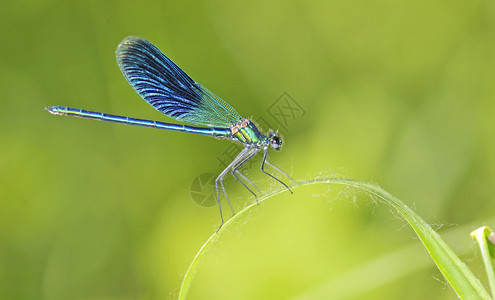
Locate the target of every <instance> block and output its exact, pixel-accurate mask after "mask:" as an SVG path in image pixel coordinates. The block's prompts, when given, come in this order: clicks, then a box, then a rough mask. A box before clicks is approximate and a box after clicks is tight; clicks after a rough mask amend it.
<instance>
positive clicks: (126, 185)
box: [0, 0, 495, 300]
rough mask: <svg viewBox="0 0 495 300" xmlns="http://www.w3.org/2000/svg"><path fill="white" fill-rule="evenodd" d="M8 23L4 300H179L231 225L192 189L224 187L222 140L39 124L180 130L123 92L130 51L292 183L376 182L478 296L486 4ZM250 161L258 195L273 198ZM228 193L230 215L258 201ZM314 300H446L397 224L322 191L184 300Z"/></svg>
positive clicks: (207, 8) (251, 236)
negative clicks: (260, 134) (279, 142)
mask: <svg viewBox="0 0 495 300" xmlns="http://www.w3.org/2000/svg"><path fill="white" fill-rule="evenodd" d="M0 25H1V28H2V42H1V45H0V99H1V100H0V134H1V136H0V141H1V146H0V299H55V300H56V299H167V298H172V299H174V298H176V297H177V292H178V289H179V287H180V283H181V280H182V276H183V275H184V273H185V272H186V270H187V268H188V266H189V264H190V262H191V261H192V259H193V257H194V255H195V254H196V253H197V251H198V250H199V249H200V247H201V246H202V245H203V243H204V242H205V241H206V240H207V238H208V237H209V236H210V235H211V234H212V233H213V232H214V231H215V230H216V229H217V227H218V226H219V224H220V220H219V216H218V209H217V208H216V207H214V206H213V207H207V205H198V204H197V201H196V202H195V201H193V199H192V197H191V193H190V192H191V188H192V189H193V190H194V191H198V189H199V191H200V192H201V191H203V192H204V194H205V195H207V194H208V191H209V190H208V185H204V186H199V187H198V186H197V185H194V184H193V183H194V182H195V178H197V176H199V175H202V174H218V173H219V172H220V171H221V163H220V159H221V158H222V155H226V153H228V151H229V149H230V148H229V147H230V143H229V142H228V141H221V140H215V139H212V138H209V137H203V136H194V135H187V134H182V133H175V132H165V131H159V130H153V129H146V128H136V127H129V126H124V125H117V124H109V123H102V122H96V121H91V120H82V119H75V118H67V117H65V118H63V117H57V116H52V115H50V114H48V113H47V112H46V111H45V110H44V109H43V108H44V107H45V106H47V105H67V106H72V107H76V108H84V109H89V110H96V111H103V112H106V113H113V114H120V115H126V116H131V117H138V118H148V119H152V120H159V121H164V122H167V121H173V120H171V119H169V118H167V117H165V116H162V115H160V114H159V113H158V112H156V111H155V110H154V109H152V108H151V107H150V106H148V105H147V104H146V103H145V102H144V101H143V100H142V99H140V98H139V96H138V95H137V94H136V93H135V92H134V91H133V90H132V89H131V87H130V86H129V85H128V84H127V82H126V81H125V80H124V78H123V76H122V74H121V73H120V71H119V69H118V67H117V64H116V62H115V57H114V51H115V48H116V46H117V45H118V43H119V42H120V41H121V40H122V39H123V38H124V37H125V36H128V35H138V36H142V37H144V38H146V39H148V40H150V41H152V42H153V43H154V44H155V45H157V46H158V47H159V48H160V49H161V50H162V51H163V52H164V53H165V54H166V55H167V56H169V57H170V58H171V59H173V60H174V61H175V62H176V63H177V64H178V65H179V66H181V67H182V68H183V69H184V70H185V71H186V72H187V73H188V74H190V75H191V76H192V77H193V78H194V79H195V80H196V81H198V82H200V83H201V84H203V85H204V86H207V87H208V88H209V89H210V90H212V91H214V92H215V93H216V94H218V95H219V96H220V97H222V98H223V99H225V100H226V101H228V102H229V103H230V104H231V105H232V106H234V107H235V108H236V109H237V110H238V111H239V113H240V114H241V115H243V116H246V117H253V118H254V119H256V118H258V117H261V118H263V120H264V121H266V123H267V124H269V125H271V126H272V127H274V129H279V130H280V132H281V134H282V135H283V137H284V141H285V144H284V150H283V151H282V152H277V153H274V152H270V156H269V158H270V161H271V162H273V163H274V164H276V165H277V166H279V167H280V168H282V169H283V170H286V171H287V172H288V173H290V174H291V175H292V176H293V177H294V178H296V179H313V178H321V177H325V176H344V177H350V178H356V179H360V180H364V181H371V182H375V183H377V184H379V185H380V186H381V187H383V188H384V189H385V190H387V191H389V192H390V193H392V194H394V195H395V196H397V197H399V198H400V199H401V200H402V201H404V202H405V203H406V204H407V205H409V206H411V207H413V208H414V209H415V211H416V212H417V213H418V214H419V215H421V216H422V217H423V218H424V219H425V220H427V221H428V222H429V223H431V224H432V226H434V227H435V228H437V229H438V231H439V233H440V234H441V235H442V236H443V237H445V238H446V240H447V242H448V243H449V245H451V246H452V247H453V249H454V250H455V251H456V252H457V253H459V255H461V256H462V258H463V259H464V260H465V261H466V262H467V263H468V264H469V266H470V267H471V268H472V269H473V271H474V272H475V273H476V274H478V275H479V276H480V279H481V280H482V281H483V282H485V279H484V275H483V273H484V271H483V269H482V267H481V258H480V257H479V254H478V253H477V251H476V247H475V246H474V245H473V242H472V241H471V240H470V238H469V232H470V231H471V230H473V229H475V228H477V227H479V226H482V225H493V223H494V221H495V215H494V213H493V212H494V210H495V201H494V196H493V195H494V194H495V187H494V184H495V182H494V179H495V155H494V153H495V141H494V137H495V134H494V131H495V122H494V120H493V119H494V115H495V101H494V100H495V88H494V82H495V57H494V53H495V39H494V38H493V37H494V36H495V3H494V2H493V1H486V0H470V1H457V0H454V1H452V0H448V1H447V0H436V1H412V0H406V1H387V0H375V1H354V0H351V1H335V0H331V1H315V0H310V1H277V0H275V1H273V0H270V1H257V0H256V1H246V2H236V1H226V0H217V1H216V0H213V1H194V0H189V1H154V0H145V1H57V0H55V1H52V0H45V1H32V0H24V1H22V0H21V1H12V0H6V1H3V2H2V9H1V10H0ZM281 97H282V98H281ZM287 99H290V101H293V102H291V103H297V105H298V106H299V107H300V110H298V111H296V112H295V113H294V115H293V116H291V117H290V118H288V119H284V120H285V121H286V124H285V125H284V126H282V125H281V123H279V121H280V120H277V119H276V118H274V117H273V115H272V114H270V108H273V107H275V108H276V109H279V108H280V109H281V110H284V109H285V108H284V106H283V105H281V104H284V102H277V101H279V100H282V101H285V100H287ZM274 105H275V106H274ZM301 109H302V110H301ZM260 125H261V126H262V127H264V130H267V129H268V128H266V127H265V125H264V124H263V123H262V122H260ZM258 163H259V158H258V160H257V161H256V162H255V163H254V164H253V165H252V166H251V167H250V168H247V170H245V171H246V172H247V174H248V176H249V177H250V178H251V179H253V180H254V181H255V182H256V183H258V184H259V185H260V187H262V188H263V190H270V189H273V188H278V185H277V184H276V183H274V182H272V181H270V179H267V178H266V177H264V176H263V175H262V174H261V173H260V172H259V171H258V167H257V164H258ZM226 186H227V189H228V191H229V195H230V196H231V198H232V202H233V203H234V206H235V208H236V209H237V210H239V209H240V208H242V207H244V206H246V205H248V204H250V203H252V202H253V201H254V200H253V198H252V197H251V196H250V195H249V193H248V192H247V191H246V190H245V189H244V188H243V187H242V186H241V185H240V184H237V183H236V182H234V180H233V179H232V178H229V179H227V180H226ZM203 189H204V190H203ZM205 197H206V196H205ZM224 212H225V214H226V215H227V216H229V215H230V214H229V213H228V208H227V207H224ZM322 298H326V299H453V298H455V294H454V292H453V291H452V290H451V288H450V287H449V286H448V284H446V283H445V280H444V279H443V277H442V275H441V274H440V273H439V271H438V270H437V269H436V267H435V266H434V264H433V262H432V260H431V259H430V258H429V257H428V255H427V253H426V251H425V250H424V249H423V247H422V246H421V244H420V242H419V241H418V240H417V238H416V237H415V235H414V233H413V232H412V231H411V230H410V229H409V227H408V226H407V224H406V223H405V222H404V221H403V220H402V219H401V218H400V217H398V216H397V214H396V213H394V212H393V211H391V210H390V209H389V208H388V207H385V206H383V205H381V204H376V203H374V202H373V201H372V200H371V199H369V198H367V197H365V196H363V195H359V194H354V193H353V192H352V191H343V190H341V189H339V188H336V187H332V188H329V187H328V186H313V187H305V188H298V189H296V190H295V193H294V194H293V195H291V194H290V193H288V192H285V193H282V194H279V195H277V196H275V197H273V198H271V199H270V200H269V201H266V202H265V203H264V204H263V205H261V206H260V207H258V208H256V209H255V210H253V212H251V213H250V214H248V216H246V217H245V218H242V221H239V222H238V224H235V226H233V228H232V229H230V230H229V231H228V232H226V233H225V234H224V235H223V236H222V237H221V239H220V241H219V243H218V244H217V245H216V246H215V247H214V248H213V249H212V250H211V251H210V252H208V255H207V256H206V257H205V260H204V261H203V264H202V265H201V267H200V269H199V271H198V273H197V275H196V277H195V280H194V282H193V285H192V289H191V291H190V299H322Z"/></svg>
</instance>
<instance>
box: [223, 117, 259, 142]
mask: <svg viewBox="0 0 495 300" xmlns="http://www.w3.org/2000/svg"><path fill="white" fill-rule="evenodd" d="M230 132H231V133H232V138H233V139H234V140H237V141H239V142H241V143H243V144H246V143H247V144H257V145H261V144H263V143H264V142H266V141H265V140H266V139H267V137H266V136H265V135H264V134H262V133H260V131H259V130H258V128H257V127H256V125H254V123H253V122H251V121H250V120H248V119H240V120H239V122H237V123H236V124H233V125H232V126H230Z"/></svg>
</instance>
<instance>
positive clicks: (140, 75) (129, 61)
mask: <svg viewBox="0 0 495 300" xmlns="http://www.w3.org/2000/svg"><path fill="white" fill-rule="evenodd" d="M115 54H116V56H117V63H118V64H119V67H120V70H121V71H122V73H123V74H124V76H125V78H126V79H127V81H128V82H129V84H130V85H131V86H132V88H134V90H135V91H136V92H137V93H138V94H139V95H140V96H141V97H142V98H143V99H144V100H146V102H148V103H149V104H150V105H151V106H153V107H154V108H155V109H157V110H158V111H160V112H162V113H164V114H165V115H167V116H169V117H171V118H174V119H176V120H178V121H182V122H187V123H191V124H195V125H202V126H209V127H225V128H228V127H230V125H231V124H232V123H237V121H239V119H241V116H239V114H238V113H237V112H236V111H235V110H234V109H233V108H232V107H231V106H230V105H228V104H227V103H226V102H225V101H223V100H222V99H220V98H219V97H218V96H216V95H215V94H213V93H212V92H210V91H209V90H208V89H206V88H204V87H202V86H201V85H200V84H198V83H196V82H194V80H193V79H192V78H191V77H189V76H188V75H187V74H186V73H185V72H184V71H182V70H181V69H180V68H179V67H178V66H177V65H176V64H174V62H172V61H171V60H170V59H169V58H168V57H166V56H165V55H164V54H163V53H162V52H161V51H160V50H159V49H158V48H157V47H155V46H154V45H153V44H151V43H150V42H148V41H147V40H145V39H142V38H140V37H136V36H129V37H126V38H125V39H124V40H123V41H122V42H121V43H120V44H119V46H118V47H117V50H116V51H115Z"/></svg>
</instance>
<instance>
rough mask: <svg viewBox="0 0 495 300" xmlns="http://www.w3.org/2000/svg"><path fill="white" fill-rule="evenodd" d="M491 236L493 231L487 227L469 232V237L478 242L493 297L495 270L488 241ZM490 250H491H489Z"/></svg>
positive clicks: (494, 291) (494, 293) (494, 292)
mask: <svg viewBox="0 0 495 300" xmlns="http://www.w3.org/2000/svg"><path fill="white" fill-rule="evenodd" d="M491 234H493V230H491V229H490V228H489V227H488V226H483V227H480V228H478V229H476V230H475V231H473V232H471V237H472V238H473V239H475V240H476V242H478V244H479V245H480V250H481V257H483V264H484V265H485V270H486V276H487V278H488V283H489V284H490V289H491V292H492V296H493V295H495V270H494V269H493V262H492V258H493V254H494V253H493V252H492V251H490V250H493V247H490V245H493V244H492V243H491V241H489V240H488V237H489V236H490V235H491ZM490 248H492V249H490Z"/></svg>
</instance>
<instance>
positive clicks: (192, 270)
mask: <svg viewBox="0 0 495 300" xmlns="http://www.w3.org/2000/svg"><path fill="white" fill-rule="evenodd" d="M313 184H332V185H343V186H347V187H351V188H354V189H355V190H356V191H362V192H365V193H366V194H368V195H370V196H371V197H373V198H374V199H379V200H381V201H383V202H384V203H386V204H388V205H390V206H392V207H394V208H395V209H396V210H397V211H398V212H399V213H400V214H401V215H402V216H403V217H404V219H406V221H407V222H408V223H409V225H410V226H411V227H412V228H413V230H414V231H415V232H416V234H417V235H418V237H419V238H420V239H421V241H422V242H423V245H424V246H425V247H426V249H427V251H428V252H429V253H430V256H431V257H432V258H433V260H434V262H435V263H436V265H437V267H438V268H439V270H440V271H441V272H442V274H443V275H444V276H445V278H446V279H447V280H448V282H449V283H450V285H451V286H452V288H453V289H454V291H455V292H456V293H457V295H458V296H459V297H460V298H461V299H491V297H490V295H489V294H488V292H487V291H486V289H485V288H484V287H483V285H481V283H480V282H479V281H478V279H477V278H476V277H475V276H474V275H473V273H472V272H471V271H470V270H469V269H468V268H467V266H466V265H465V264H464V263H463V262H462V261H461V260H460V259H459V258H458V257H457V255H456V254H455V253H454V252H453V251H452V250H451V249H450V248H449V246H447V244H446V243H445V242H444V241H443V240H442V239H441V238H440V236H439V235H438V234H437V233H436V232H435V231H434V230H433V229H432V228H431V227H430V226H429V225H428V224H427V223H426V222H425V221H424V220H423V219H421V218H420V217H419V216H418V215H416V214H415V213H414V212H413V211H412V210H411V209H410V208H409V207H408V206H406V205H405V204H404V203H402V202H401V201H400V200H399V199H397V198H395V197H393V196H392V195H390V194H389V193H387V192H386V191H384V190H383V189H381V188H380V187H378V186H376V185H373V184H370V183H365V182H361V181H358V180H353V179H344V178H323V179H316V180H309V181H300V182H296V183H295V184H294V188H295V187H303V186H309V185H313ZM284 191H285V189H279V190H275V191H273V192H271V193H269V194H268V195H265V196H264V197H262V198H260V199H259V201H260V202H262V201H265V200H267V199H269V198H271V197H272V196H273V195H275V194H279V193H281V192H284ZM254 205H256V204H252V205H250V206H248V207H246V208H244V209H243V210H241V211H240V212H239V213H238V214H236V215H235V216H233V217H232V218H230V219H229V220H228V221H227V222H225V224H224V225H223V227H222V228H220V230H218V231H217V232H215V233H214V234H213V235H212V236H211V237H210V238H209V239H208V240H207V241H206V243H205V244H204V245H203V246H202V247H201V249H200V250H199V252H198V254H196V256H195V258H194V260H193V261H192V263H191V265H190V266H189V269H188V270H187V272H186V274H185V276H184V280H183V282H182V285H181V288H180V291H179V298H178V299H179V300H182V299H186V297H187V293H188V292H189V288H190V287H191V284H192V280H193V278H194V275H195V274H196V271H197V269H198V268H199V266H200V264H201V261H202V259H203V257H204V256H205V255H206V253H207V252H208V250H209V249H211V247H212V246H213V245H214V244H215V242H216V241H217V240H218V238H219V237H220V235H221V234H222V233H223V232H224V231H226V230H229V229H230V228H231V226H232V224H234V223H235V221H236V220H237V219H238V218H240V217H241V216H243V215H244V214H246V213H247V212H249V211H250V210H251V209H252V208H253V207H254Z"/></svg>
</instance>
